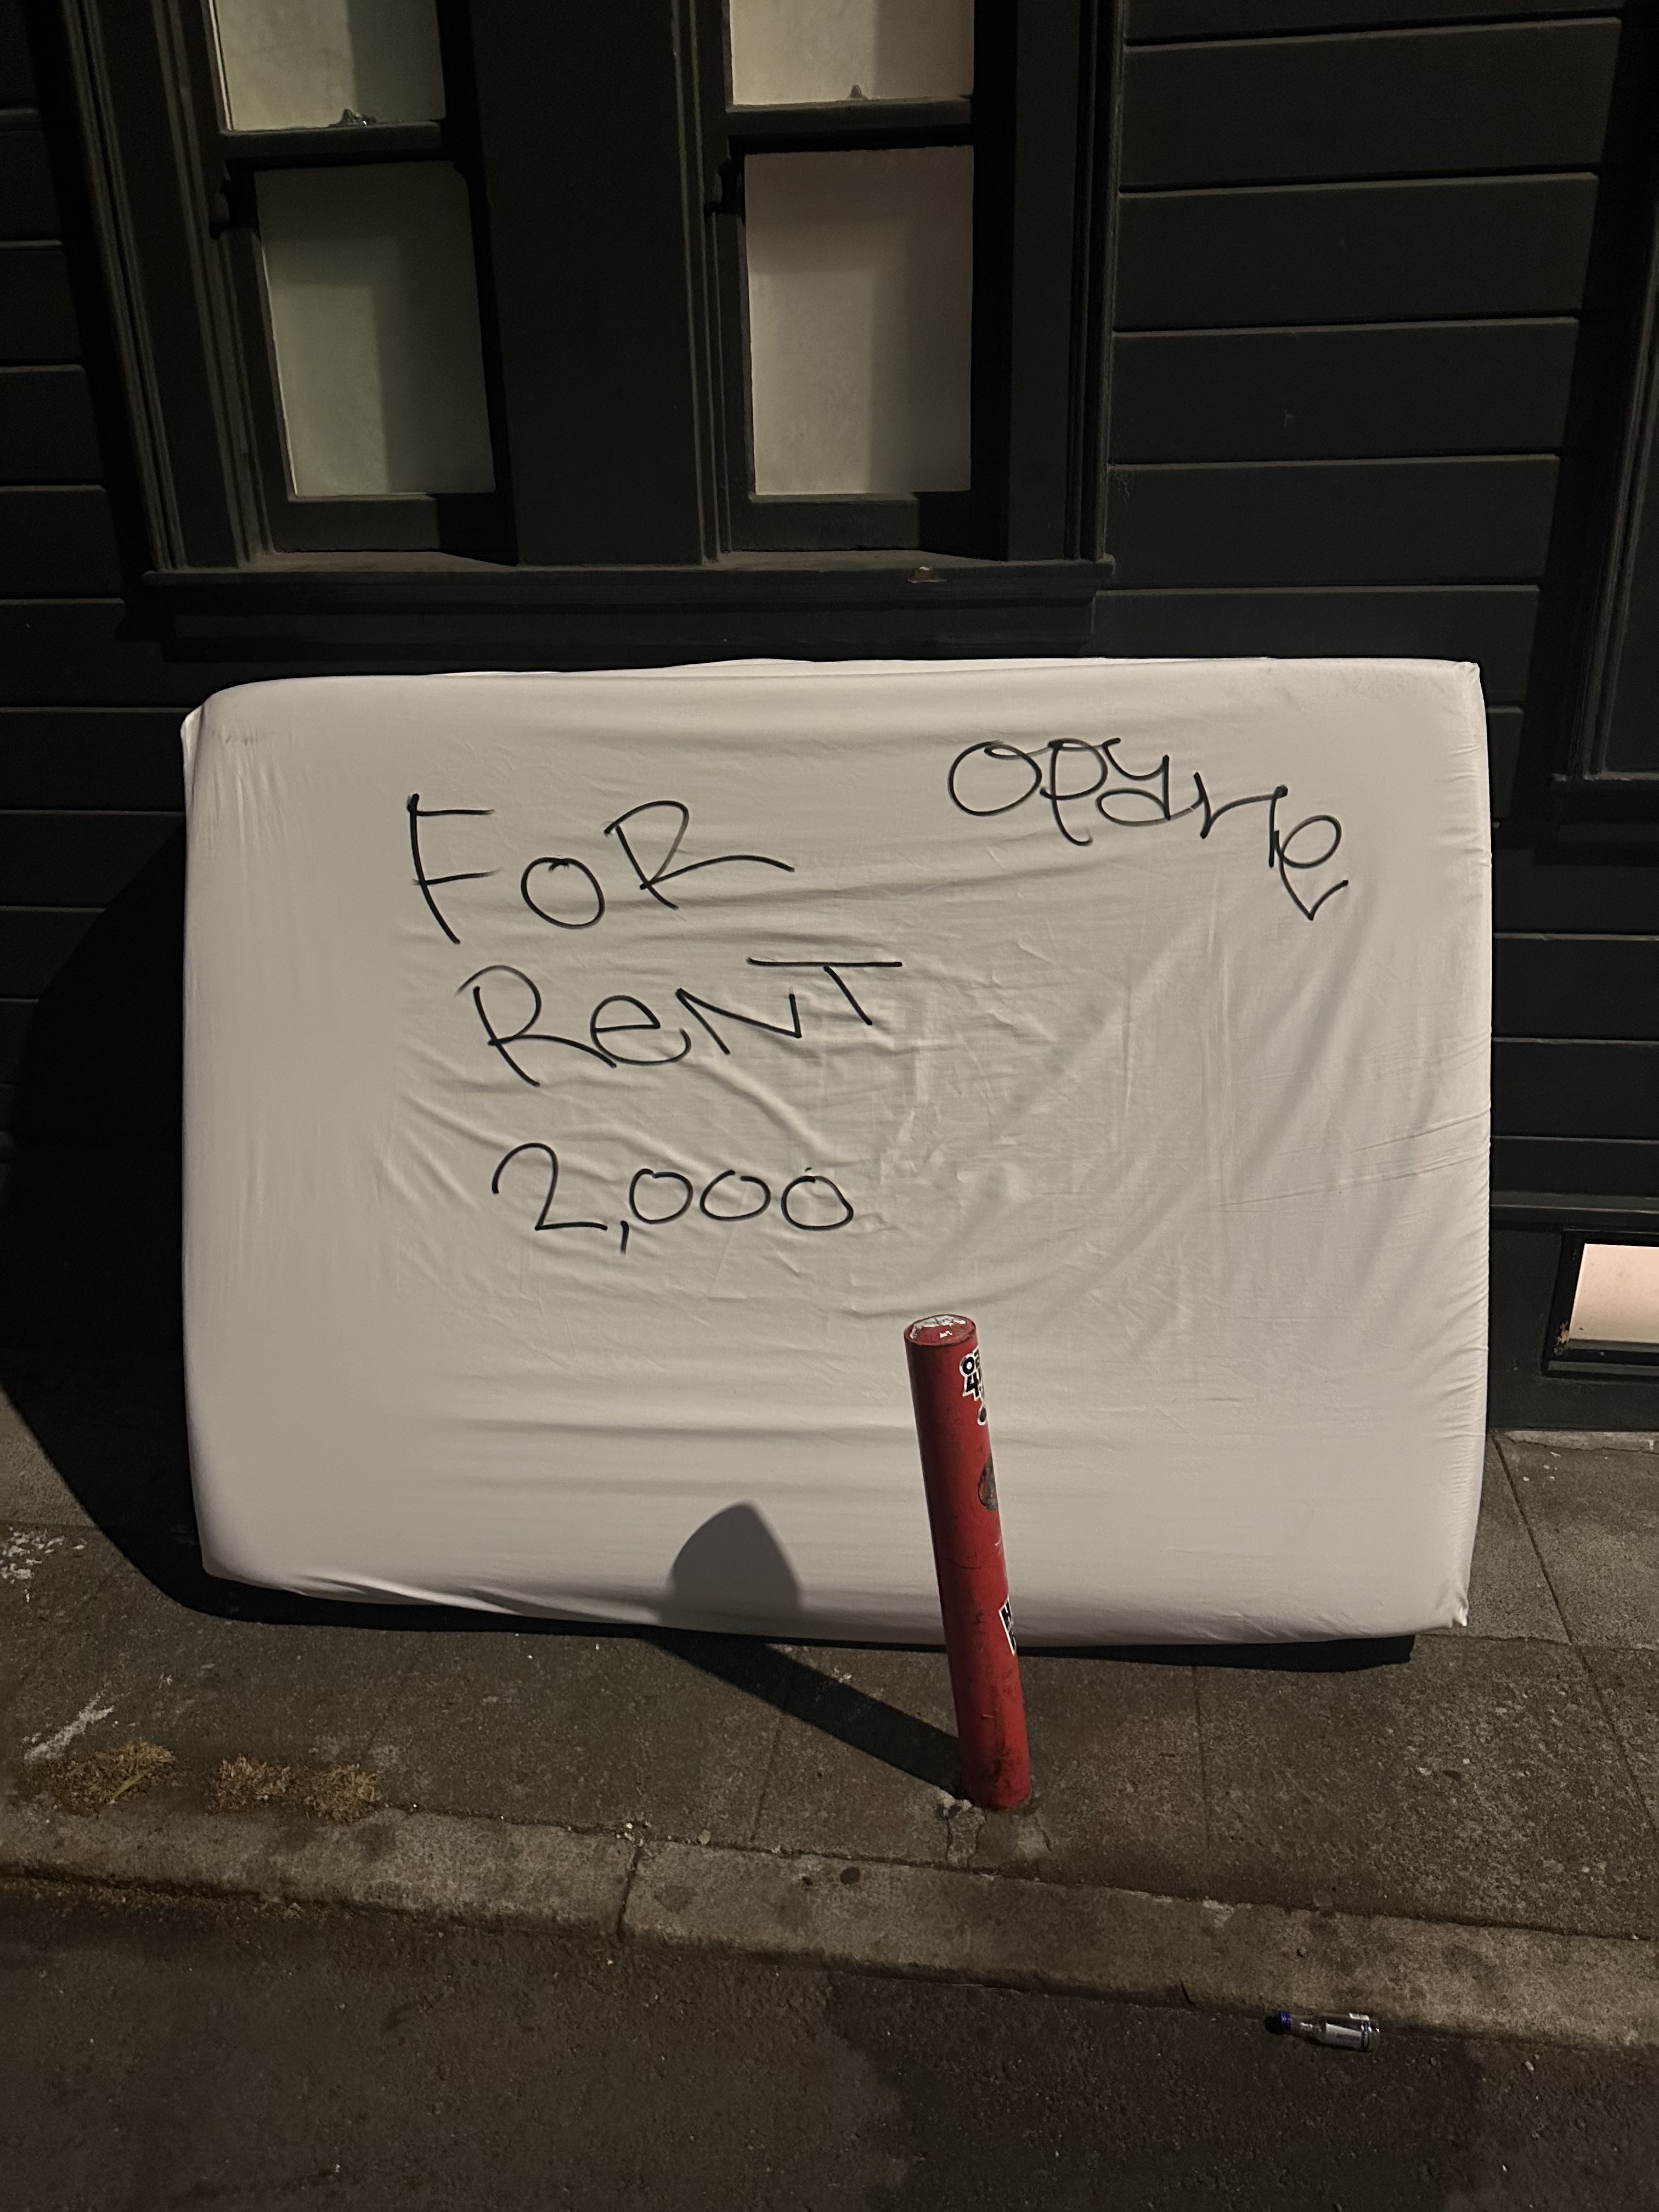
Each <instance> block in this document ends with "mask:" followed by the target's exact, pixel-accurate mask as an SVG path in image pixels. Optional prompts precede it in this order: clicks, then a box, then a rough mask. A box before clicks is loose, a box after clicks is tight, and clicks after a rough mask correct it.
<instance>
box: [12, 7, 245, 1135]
mask: <svg viewBox="0 0 1659 2212" xmlns="http://www.w3.org/2000/svg"><path fill="white" fill-rule="evenodd" d="M35 97H36V94H35V83H34V77H33V70H32V68H31V64H30V56H29V52H28V46H27V40H26V38H25V36H24V31H23V23H22V17H21V10H20V9H19V8H18V7H17V6H16V4H15V0H4V4H0V1150H3V1147H4V1146H5V1145H6V1144H7V1143H8V1142H9V1139H7V1138H6V1137H5V1136H4V1134H3V1132H5V1131H7V1130H9V1127H10V1124H11V1121H12V1108H13V1105H14V1102H15V1082H16V1078H17V1075H18V1073H19V1070H20V1066H21V1062H22V1060H23V1056H24V1054H25V1052H26V1050H27V1040H28V1036H29V1032H30V1029H31V1025H32V1021H33V1014H34V1010H35V1004H36V1002H37V1000H39V999H40V995H41V994H43V993H45V992H46V991H47V990H48V989H49V987H51V986H52V983H53V982H54V981H55V980H56V979H58V977H59V976H60V975H62V973H63V971H64V969H65V967H66V965H67V964H68V963H70V962H71V961H72V960H73V959H74V958H75V957H76V955H77V953H78V952H80V951H82V948H83V947H85V946H86V945H87V941H88V936H89V933H91V932H92V931H93V930H94V926H95V925H96V924H97V922H98V921H99V919H100V915H102V913H103V912H104V911H105V909H106V908H108V906H109V905H110V904H111V902H112V901H114V900H116V899H118V898H119V897H121V896H122V895H123V894H124V893H125V892H127V891H128V890H129V887H130V886H131V885H132V884H134V882H135V879H137V878H141V877H142V876H143V873H144V871H145V870H146V868H147V867H149V866H152V865H153V863H154V861H155V855H156V854H157V853H158V851H159V850H160V849H161V848H162V847H163V846H165V845H166V844H167V841H168V840H169V839H170V838H173V837H174V836H176V835H177V832H178V827H179V817H180V812H181V810H182V806H183V799H184V793H183V785H182V776H181V771H180V763H179V708H180V707H181V706H185V705H189V704H191V703H192V702H194V701H195V700H196V699H197V698H199V697H200V696H201V695H202V691H203V689H204V683H203V672H202V671H175V670H168V669H167V668H166V667H165V666H164V665H163V664H162V661H161V655H160V654H159V653H157V652H156V650H155V648H154V647H149V646H144V645H139V644H133V643H127V642H125V641H123V637H122V632H123V630H124V629H125V627H127V616H126V610H125V604H124V602H123V599H122V597H121V594H122V591H123V588H124V583H125V578H124V575H123V571H122V566H121V562H120V559H119V556H118V548H117V542H116V534H115V531H114V528H113V526H112V520H111V513H110V503H109V495H108V493H107V491H106V488H105V483H104V477H105V470H104V466H103V463H102V459H101V456H100V440H99V433H98V427H97V418H96V416H95V412H94V400H93V393H92V392H91V389H90V387H89V385H88V374H87V370H86V368H85V367H84V365H83V363H82V344H81V337H80V332H79V329H78V325H77V318H76V309H75V305H74V295H73V290H72V287H71V283H70V270H69V266H68V264H67V260H66V257H65V252H64V246H63V245H62V243H61V242H60V238H59V228H60V226H59V222H58V206H57V200H56V196H55V192H54V187H53V181H52V164H51V161H50V160H49V157H48V156H49V149H48V145H47V141H46V136H45V134H44V131H43V130H42V127H41V122H40V116H39V114H38V113H37V112H36V111H35V106H34V101H35ZM69 158H70V161H72V160H73V154H72V151H71V152H70V155H69ZM80 274H81V276H82V280H83V281H86V280H90V281H92V282H93V283H95V281H96V280H95V274H94V272H93V271H92V270H89V269H88V270H82V271H81V272H80ZM116 919H117V920H118V917H117V918H116ZM120 1056H121V1055H120V1054H119V1053H117V1054H116V1055H115V1057H116V1058H117V1059H119V1058H120ZM106 1073H107V1082H106V1085H105V1086H104V1101H105V1103H104V1104H103V1106H102V1107H101V1109H100V1110H99V1112H97V1113H95V1114H94V1115H93V1117H92V1120H91V1122H90V1124H89V1123H88V1120H87V1116H86V1112H85V1110H84V1109H82V1111H81V1113H80V1115H79V1122H78V1133H79V1134H81V1135H82V1136H83V1137H84V1136H86V1135H88V1134H91V1135H92V1136H93V1137H94V1138H95V1139H97V1140H99V1141H104V1142H112V1143H115V1144H121V1143H125V1142H131V1141H133V1140H135V1139H139V1138H142V1137H144V1136H146V1135H148V1136H150V1137H154V1135H155V1132H154V1131H153V1130H152V1131H144V1130H143V1129H141V1128H139V1127H136V1124H137V1121H139V1120H140V1119H141V1118H142V1117H141V1115H140V1113H139V1110H138V1109H136V1108H133V1107H131V1106H130V1105H129V1106H128V1107H127V1108H125V1109H124V1106H123V1103H122V1102H123V1097H124V1090H125V1087H126V1085H127V1083H128V1080H129V1073H128V1071H124V1069H123V1068H122V1067H120V1066H110V1067H109V1068H108V1070H107V1071H106ZM128 1095H129V1096H130V1093H129V1094H128ZM42 1133H43V1134H44V1135H46V1137H47V1138H48V1139H51V1138H52V1135H53V1134H54V1132H53V1131H52V1130H45V1131H43V1132H42Z"/></svg>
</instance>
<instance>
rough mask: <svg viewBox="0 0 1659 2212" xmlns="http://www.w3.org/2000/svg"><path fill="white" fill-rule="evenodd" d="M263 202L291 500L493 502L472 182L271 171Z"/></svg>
mask: <svg viewBox="0 0 1659 2212" xmlns="http://www.w3.org/2000/svg"><path fill="white" fill-rule="evenodd" d="M258 191H259V235H260V241H261V244H262V245H263V246H264V257H265V278H266V284H267V289H268V290H269V293H270V321H271V334H272V337H273V338H274V340H275V343H276V374H277V380H278V382H279V383H280V385H281V386H282V396H283V420H284V422H285V423H286V425H287V428H288V446H289V460H290V463H291V465H292V468H293V472H294V489H295V491H296V492H301V493H315V494H322V495H334V496H337V497H338V496H342V495H347V494H356V495H374V494H384V493H387V492H422V491H427V492H435V491H488V490H489V489H490V486H491V484H492V483H493V482H494V471H493V468H492V465H491V461H490V455H489V416H488V412H487V410H486V407H485V403H484V386H483V361H482V358H481V356H480V351H479V344H478V298H477V284H476V283H475V280H474V277H473V271H472V235H471V228H470V226H469V221H468V214H467V197H466V185H465V181H464V179H462V178H461V177H460V176H459V173H457V172H456V171H455V170H454V169H453V168H451V167H449V166H448V164H447V162H441V161H400V162H396V163H388V164H386V165H385V166H380V165H375V166H372V167H361V168H360V167H351V168H340V169H270V170H266V171H265V172H264V173H262V175H261V176H260V178H259V185H258Z"/></svg>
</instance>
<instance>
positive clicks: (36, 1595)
mask: <svg viewBox="0 0 1659 2212" xmlns="http://www.w3.org/2000/svg"><path fill="white" fill-rule="evenodd" d="M119 1559H120V1554H119V1553H118V1552H117V1551H116V1549H115V1547H114V1546H113V1545H112V1543H111V1542H110V1541H109V1539H108V1538H107V1537H106V1536H102V1535H100V1534H99V1533H98V1531H97V1530H96V1529H95V1528H90V1527H82V1528H40V1527H39V1526H30V1525H21V1526H20V1525H19V1524H18V1523H16V1522H9V1521H0V1710H3V1708H4V1707H5V1705H7V1703H8V1702H9V1700H10V1699H12V1698H14V1697H15V1696H16V1694H17V1692H19V1690H21V1687H22V1686H23V1684H24V1683H25V1681H26V1680H27V1679H28V1677H29V1675H30V1674H33V1671H34V1670H35V1669H36V1668H38V1667H39V1666H40V1665H41V1663H42V1662H44V1661H45V1659H46V1656H47V1655H48V1653H49V1652H50V1651H51V1650H52V1648H53V1646H54V1644H56V1643H57V1642H58V1639H59V1638H60V1637H61V1636H62V1635H63V1633H64V1630H65V1629H66V1628H67V1627H68V1626H69V1624H70V1622H71V1621H72V1620H74V1619H75V1617H76V1614H77V1613H79V1611H80V1609H81V1607H82V1606H84V1605H85V1604H86V1602H87V1601H88V1599H89V1598H91V1597H92V1596H94V1595H95V1594H96V1593H97V1591H98V1590H99V1589H100V1588H101V1587H102V1585H103V1584H104V1583H106V1581H107V1580H108V1579H109V1577H110V1576H111V1575H112V1573H113V1572H114V1571H115V1569H116V1567H117V1565H118V1563H119Z"/></svg>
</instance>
